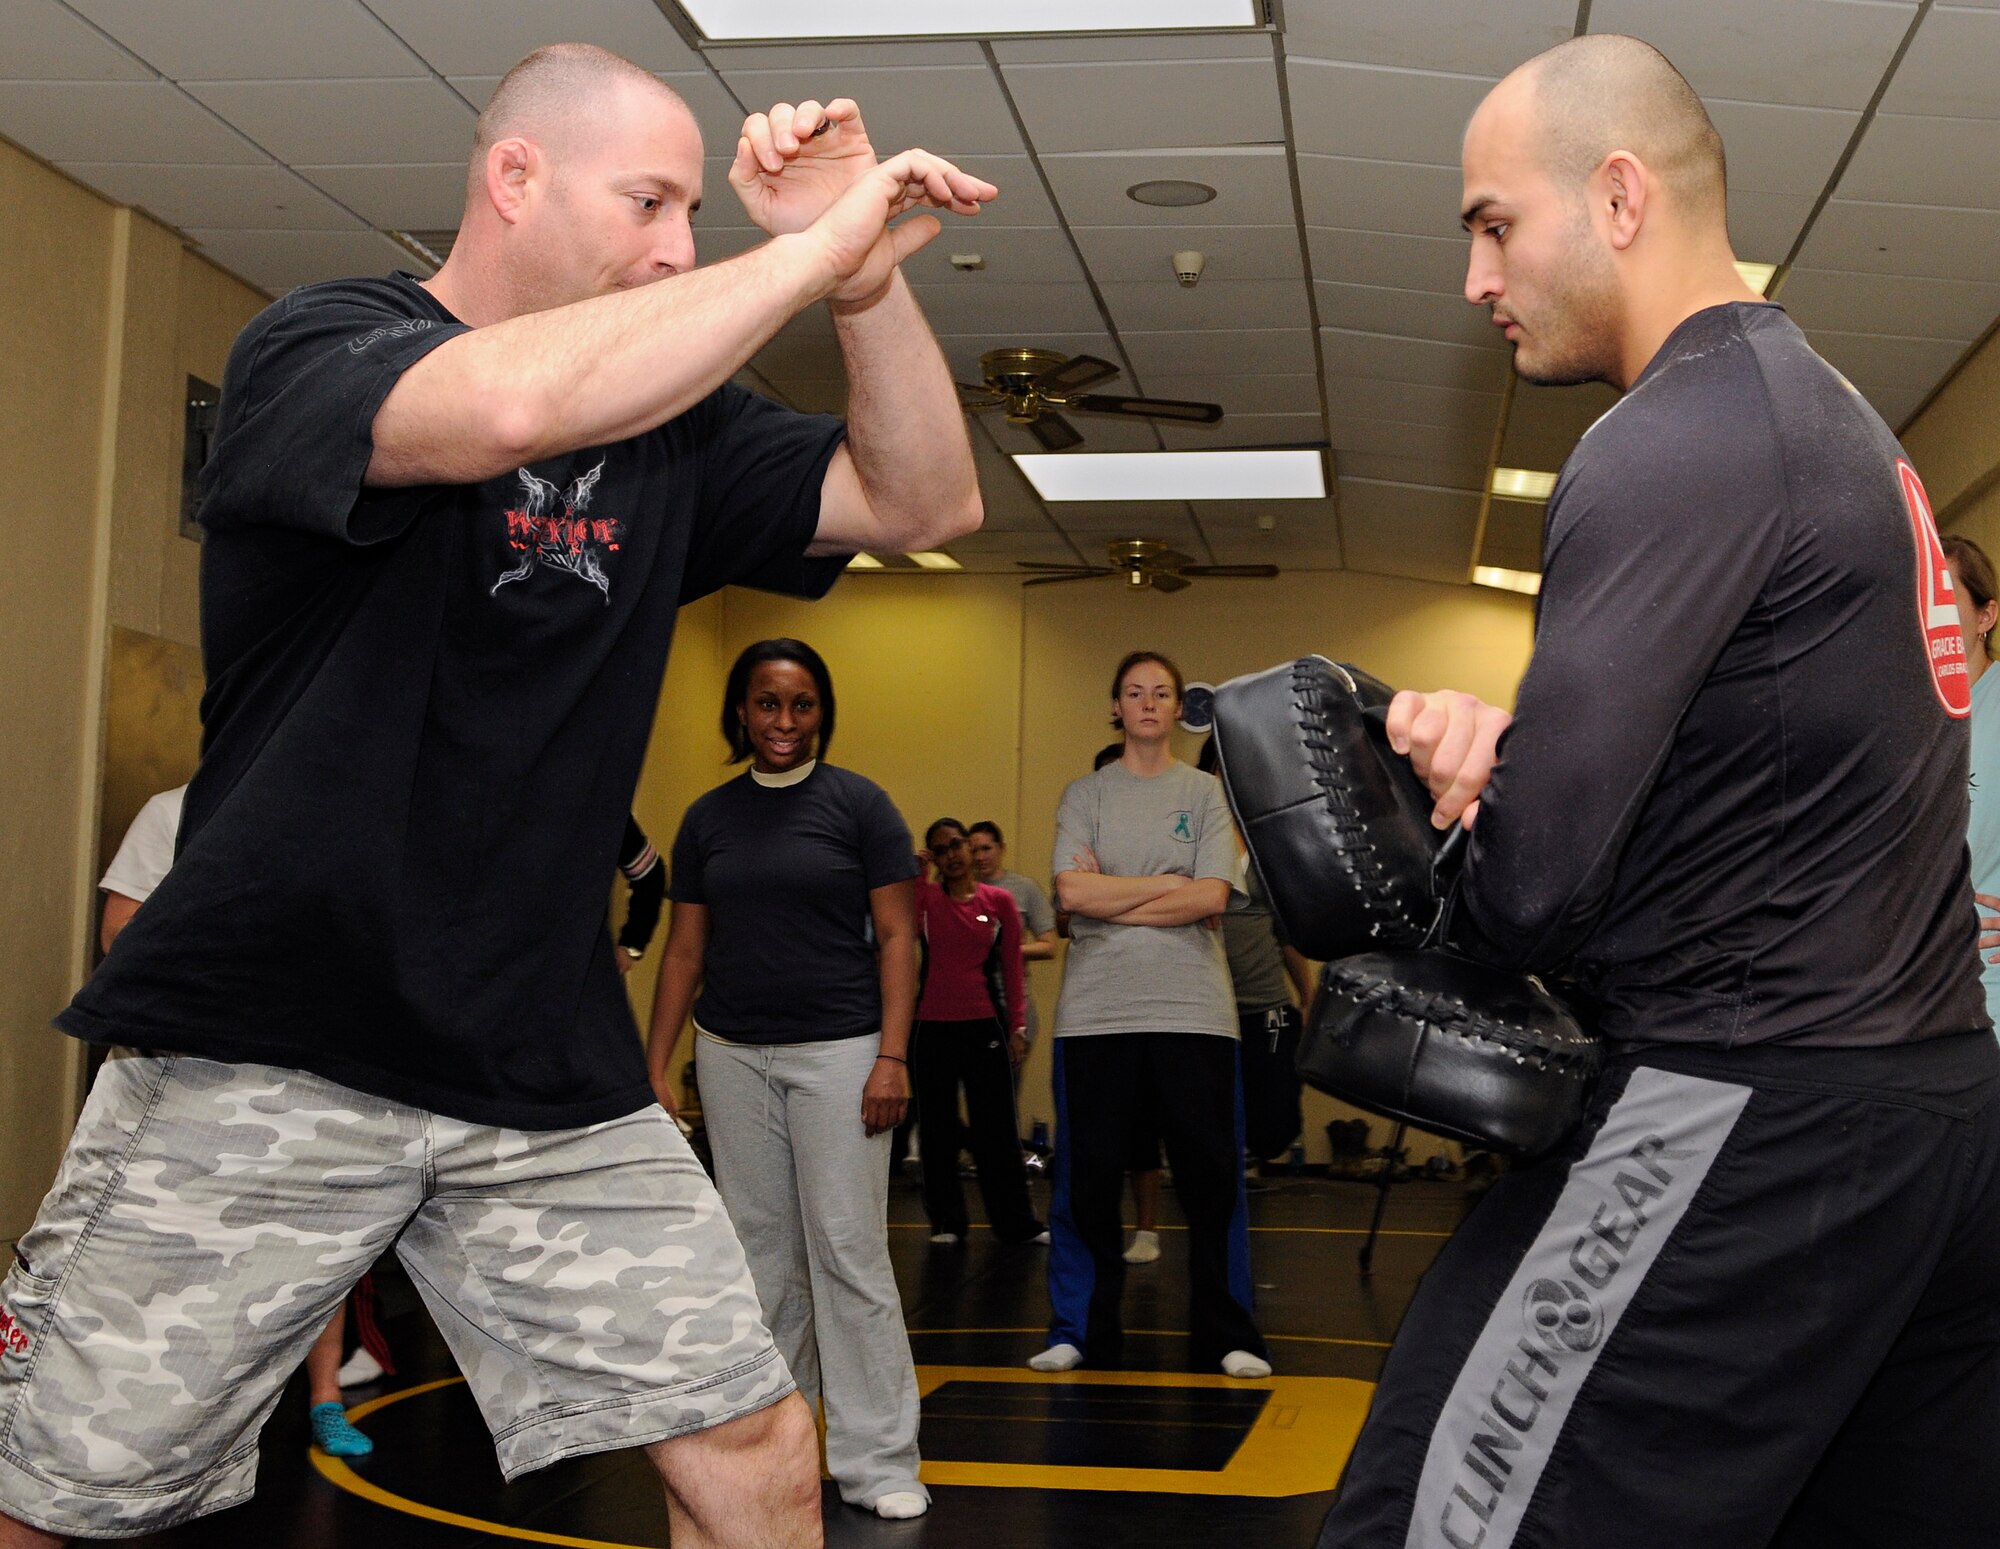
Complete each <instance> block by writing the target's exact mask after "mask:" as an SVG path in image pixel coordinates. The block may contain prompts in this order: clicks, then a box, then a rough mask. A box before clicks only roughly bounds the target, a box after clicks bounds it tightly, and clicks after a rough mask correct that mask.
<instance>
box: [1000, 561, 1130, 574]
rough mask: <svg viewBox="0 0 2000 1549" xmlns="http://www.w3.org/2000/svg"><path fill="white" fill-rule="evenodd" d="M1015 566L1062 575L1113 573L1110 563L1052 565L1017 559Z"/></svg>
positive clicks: (1021, 568) (1020, 568)
mask: <svg viewBox="0 0 2000 1549" xmlns="http://www.w3.org/2000/svg"><path fill="white" fill-rule="evenodd" d="M1014 568H1015V569H1017V570H1049V571H1053V572H1054V573H1055V574H1057V575H1061V576H1093V575H1110V574H1111V567H1110V566H1108V565H1050V564H1045V563H1043V562H1042V561H1041V560H1039V559H1017V560H1015V561H1014Z"/></svg>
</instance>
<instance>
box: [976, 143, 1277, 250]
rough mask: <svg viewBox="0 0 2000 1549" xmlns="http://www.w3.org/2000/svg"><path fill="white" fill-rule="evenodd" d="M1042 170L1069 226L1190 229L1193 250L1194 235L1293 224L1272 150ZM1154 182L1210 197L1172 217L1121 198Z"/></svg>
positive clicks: (1073, 158) (1086, 161) (1094, 156)
mask: <svg viewBox="0 0 2000 1549" xmlns="http://www.w3.org/2000/svg"><path fill="white" fill-rule="evenodd" d="M1042 168H1043V170H1044V171H1046V172H1047V173H1048V178H1049V186H1050V187H1051V188H1053V189H1054V190H1055V194H1056V198H1057V199H1059V200H1060V201H1061V202H1062V207H1063V214H1064V216H1065V217H1066V218H1067V219H1068V221H1069V223H1070V224H1071V225H1073V226H1172V227H1177V228H1190V229H1189V231H1188V240H1189V241H1192V242H1196V243H1198V242H1199V241H1200V236H1199V231H1198V228H1201V227H1205V226H1269V225H1276V224H1283V223H1288V222H1290V221H1291V220H1292V218H1293V214H1292V180H1291V174H1290V172H1289V170H1288V169H1287V167H1286V164H1285V156H1284V152H1283V151H1282V149H1278V148H1273V149H1270V150H1226V151H1224V150H1217V151H1202V150H1192V151H1189V150H1180V151H1156V152H1148V151H1118V152H1103V153H1095V152H1093V153H1084V154H1066V155H1049V156H1044V157H1043V158H1042ZM979 175H980V176H981V177H985V176H986V174H985V173H983V172H982V173H980V174H979ZM1160 178H1183V179H1187V180H1189V181H1191V182H1196V183H1204V184H1206V185H1207V186H1208V187H1210V188H1213V189H1214V190H1215V191H1216V197H1215V198H1213V199H1211V200H1209V202H1208V203H1207V204H1197V205H1190V206H1184V207H1182V208H1179V209H1161V208H1159V207H1157V206H1154V205H1147V204H1140V203H1138V202H1137V201H1136V200H1133V199H1128V198H1126V197H1125V191H1126V190H1127V189H1128V188H1130V187H1132V186H1133V185H1134V184H1135V183H1147V182H1152V181H1155V180H1157V179H1160ZM1176 245H1178V243H1177V244H1176Z"/></svg>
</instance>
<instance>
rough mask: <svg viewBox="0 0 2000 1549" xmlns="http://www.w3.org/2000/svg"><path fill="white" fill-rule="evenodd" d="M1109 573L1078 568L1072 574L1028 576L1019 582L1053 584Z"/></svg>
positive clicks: (1033, 584)
mask: <svg viewBox="0 0 2000 1549" xmlns="http://www.w3.org/2000/svg"><path fill="white" fill-rule="evenodd" d="M1015 563H1016V564H1019V563H1020V561H1019V560H1016V561H1015ZM1109 574H1111V572H1110V571H1108V570H1091V571H1084V570H1079V571H1077V572H1076V574H1074V575H1038V576H1029V577H1028V579H1027V580H1025V581H1023V582H1022V583H1021V584H1022V585H1023V586H1054V585H1055V584H1056V583H1057V582H1058V581H1095V580H1096V579H1097V578H1098V577H1099V576H1101V575H1109Z"/></svg>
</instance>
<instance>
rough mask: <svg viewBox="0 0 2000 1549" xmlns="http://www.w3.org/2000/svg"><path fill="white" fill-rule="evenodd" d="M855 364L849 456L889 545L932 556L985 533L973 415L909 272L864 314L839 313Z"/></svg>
mask: <svg viewBox="0 0 2000 1549" xmlns="http://www.w3.org/2000/svg"><path fill="white" fill-rule="evenodd" d="M833 319H834V329H835V332H836V333H837V334H838V336H839V339H840V348H841V354H842V355H843V357H844V358H845V360H846V365H847V450H848V455H849V456H851V457H852V458H853V459H854V470H855V473H856V475H857V476H858V477H859V479H860V481H861V488H862V491H863V493H864V494H865V495H866V496H867V500H868V505H869V508H870V509H871V510H872V511H873V512H874V513H875V514H876V516H877V517H878V518H879V519H880V520H881V522H882V524H883V526H884V528H885V534H884V546H885V547H887V546H894V547H896V548H899V549H902V550H905V551H908V550H912V549H925V548H930V547H932V546H933V545H935V544H938V543H943V542H946V541H947V540H949V539H951V538H955V537H959V536H961V535H962V534H964V533H965V532H967V531H968V530H970V528H971V527H973V526H975V525H977V522H978V511H979V480H978V476H977V475H976V474H975V473H974V471H973V466H972V444H971V442H970V441H969V440H968V439H967V437H966V431H965V411H964V410H963V409H961V408H960V407H959V403H958V390H957V388H955V387H954V386H953V385H952V380H951V369H950V368H949V367H948V366H946V364H945V360H944V352H943V351H942V350H940V349H939V348H938V342H937V337H936V336H935V335H934V334H933V333H932V332H931V327H930V324H929V323H928V322H927V321H925V319H924V314H923V310H922V309H921V308H920V307H919V306H918V305H917V298H916V297H915V296H914V295H913V294H912V293H911V291H910V287H909V284H908V282H907V281H905V280H904V278H903V274H902V271H901V270H900V269H899V270H897V271H896V273H895V275H894V276H893V277H892V278H891V279H890V281H889V284H888V287H887V288H886V289H885V290H884V291H883V292H882V294H881V296H880V297H878V298H877V299H876V300H874V301H873V302H871V303H869V304H868V305H866V306H864V307H859V308H856V307H847V306H841V305H837V304H836V305H835V306H834V307H833Z"/></svg>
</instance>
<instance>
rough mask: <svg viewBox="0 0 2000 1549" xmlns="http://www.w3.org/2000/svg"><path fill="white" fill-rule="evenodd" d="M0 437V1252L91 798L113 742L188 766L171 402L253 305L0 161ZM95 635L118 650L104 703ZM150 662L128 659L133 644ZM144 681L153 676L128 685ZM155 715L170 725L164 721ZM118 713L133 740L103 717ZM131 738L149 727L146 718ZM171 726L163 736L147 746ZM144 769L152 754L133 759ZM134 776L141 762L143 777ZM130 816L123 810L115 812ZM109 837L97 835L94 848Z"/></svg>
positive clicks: (33, 1192)
mask: <svg viewBox="0 0 2000 1549" xmlns="http://www.w3.org/2000/svg"><path fill="white" fill-rule="evenodd" d="M0 230H4V231H5V232H6V233H7V240H6V241H5V242H4V243H0V337H4V338H6V339H7V341H8V348H7V350H6V351H5V352H4V355H0V437H4V453H5V455H4V466H5V468H6V471H7V477H8V482H9V485H10V493H9V498H8V501H7V503H6V508H5V514H4V515H0V524H4V529H0V530H4V536H5V540H6V544H7V549H8V553H9V555H10V572H9V588H8V601H7V605H6V606H5V607H4V608H0V652H4V659H5V660H6V661H7V662H8V663H9V671H8V672H7V673H6V674H5V677H4V680H0V727H4V728H5V732H4V734H0V783H4V787H5V789H6V790H7V791H8V793H9V808H8V814H7V821H6V823H5V824H4V825H3V826H0V847H4V848H0V867H4V871H0V875H4V876H5V878H6V883H5V887H4V890H0V1169H4V1171H5V1175H6V1176H7V1177H8V1178H9V1179H10V1180H12V1184H13V1186H12V1187H11V1188H10V1189H9V1190H8V1191H7V1193H6V1196H5V1197H4V1199H0V1243H5V1242H7V1241H10V1240H11V1239H12V1238H13V1237H14V1236H15V1235H16V1234H17V1233H18V1232H19V1231H20V1230H21V1229H22V1227H23V1226H24V1225H25V1224H26V1223H27V1221H28V1219H29V1218H30V1216H31V1215H32V1213H33V1211H34V1208H35V1205H36V1203H37V1202H38V1201H39V1199H40V1197H41V1193H42V1190H43V1189H44V1188H45V1187H46V1185H47V1183H48V1181H49V1179H50V1177H51V1176H52V1175H53V1173H54V1169H55V1161H56V1157H57V1155H58V1153H59V1151H60V1148H61V1145H62V1142H63V1140H64V1138H65V1137H66V1135H67V1132H68V1129H69V1121H70V1117H71V1115H72V1114H73V1113H74V1111H75V1109H74V1104H75V1102H76V1100H77V1097H78V1093H77V1091H76V1087H77V1078H78V1072H79V1070H80V1065H81V1062H80V1060H79V1059H78V1057H77V1056H78V1052H79V1051H78V1050H77V1048H76V1047H75V1046H74V1045H73V1044H72V1043H71V1042H70V1041H69V1040H68V1039H66V1038H63V1037H62V1036H60V1035H59V1034H57V1033H55V1032H54V1031H53V1030H51V1029H50V1027H49V1025H48V1021H49V1018H50V1017H51V1016H52V1015H53V1014H54V1013H55V1012H56V1011H58V1010H60V1009H61V1007H62V1006H63V1004H64V1003H65V1002H66V1001H67V1000H68V999H69V996H70V995H71V993H72V992H73V991H74V989H75V986H76V985H77V984H78V983H79V982H80V981H81V979H82V976H83V975H84V973H85V972H86V971H87V970H88V968H89V965H90V961H91V957H90V952H91V942H92V941H93V940H94V937H95V933H96V924H97V908H98V894H97V891H96V879H97V876H98V874H99V866H100V864H101V861H102V842H103V841H102V834H101V829H103V830H111V829H115V830H116V832H117V833H122V832H123V824H124V820H127V819H129V817H130V813H129V812H124V813H122V814H121V812H120V810H119V809H120V808H122V807H123V806H124V805H126V804H127V803H128V802H130V801H131V797H130V795H129V793H126V792H124V791H123V790H122V787H121V788H120V789H119V790H118V791H116V792H114V793H113V794H112V795H111V796H109V797H108V798H107V797H106V795H105V794H104V792H103V787H102V781H103V778H104V773H105V768H104V759H105V751H106V748H107V746H108V745H113V744H117V743H118V741H119V738H120V736H121V734H124V735H125V737H126V745H128V746H129V745H133V744H134V742H135V741H136V742H144V743H147V744H148V745H150V746H153V747H155V748H156V749H158V750H159V754H158V758H159V759H165V760H166V761H167V762H170V763H174V764H176V765H184V766H185V767H178V768H177V770H175V771H173V773H174V778H185V777H186V774H187V772H188V769H190V768H191V767H192V756H191V755H192V749H191V748H190V747H188V746H187V731H188V728H187V725H186V719H185V714H186V708H187V706H188V704H189V703H190V702H191V699H192V697H193V696H195V695H198V694H199V682H198V674H197V681H195V682H193V683H189V682H188V663H189V660H190V657H189V648H191V647H192V646H193V645H194V643H195V640H196V619H197V611H196V598H195V566H196V562H197V558H198V550H197V547H196V545H194V544H193V543H190V542H188V541H187V540H186V539H184V538H182V537H180V535H179V520H178V513H179V500H180V459H181V399H182V391H181V389H182V382H183V379H184V377H185V375H186V373H187V372H188V371H189V370H205V371H206V372H208V373H211V375H210V380H215V375H214V374H217V373H219V372H220V370H221V362H222V358H223V355H224V354H225V353H226V351H227V349H228V345H229V341H230V339H231V338H233V337H234V335H235V332H236V330H237V329H238V328H239V327H240V326H241V325H242V323H243V322H244V321H245V320H247V318H248V317H249V316H250V315H251V314H252V313H253V312H254V311H255V310H256V309H257V308H258V307H259V306H261V305H263V299H264V298H262V297H261V296H259V295H258V294H257V293H256V292H255V291H253V290H251V289H250V288H249V287H247V286H245V285H243V284H241V283H240V282H238V281H236V280H233V279H230V278H229V277H228V276H226V275H223V274H222V273H221V272H220V271H218V270H216V269H214V268H213V267H212V266H210V265H209V264H207V263H205V262H203V261H202V260H200V259H197V258H194V257H192V256H191V255H189V254H187V253H186V252H185V251H184V250H183V248H182V245H181V241H180V239H179V238H178V237H177V236H175V235H174V234H173V233H172V232H170V231H168V230H166V229H165V228H164V227H161V226H159V225H157V224H156V223H154V222H153V221H151V220H149V219H147V218H146V217H145V216H143V215H139V214H136V213H135V212H133V211H130V210H124V209H117V208H114V207H113V206H111V205H109V204H107V203H106V202H105V201H103V200H102V199H100V198H98V197H97V196H96V195H95V194H92V193H90V192H88V191H87V190H85V189H82V188H80V187H78V186H77V185H76V184H74V183H72V182H70V181H69V180H68V179H66V178H64V177H63V176H61V175H60V174H59V173H56V172H54V171H52V170H51V169H49V168H48V167H45V166H43V165H42V164H41V163H39V162H37V161H35V160H34V159H33V158H32V157H29V156H26V155H24V154H22V153H21V152H19V151H17V150H15V149H14V148H13V147H11V146H9V145H7V144H5V143H4V142H0ZM114 627H118V628H121V629H122V630H123V631H125V632H127V633H124V634H121V636H120V639H121V640H123V641H124V642H125V644H126V645H127V647H128V650H127V651H126V652H125V653H124V655H123V658H122V659H123V661H124V670H123V671H121V673H120V676H119V680H118V683H117V684H116V685H115V686H112V687H111V688H110V689H109V691H108V689H107V679H108V676H109V661H110V655H111V653H110V641H111V638H112V631H113V629H114ZM148 642H150V643H148ZM148 671H153V672H154V673H155V678H154V679H153V681H152V682H151V683H150V684H149V683H147V682H146V681H144V680H143V679H144V674H145V673H146V672H148ZM170 701H171V713H169V710H168V708H166V707H167V706H168V703H169V702H170ZM132 707H137V708H136V711H135V713H136V714H137V715H138V716H139V721H138V722H137V723H136V724H134V725H133V726H129V727H127V726H124V725H122V724H118V723H114V722H113V720H112V717H113V716H114V715H120V716H122V715H123V714H125V713H126V710H127V709H129V708H132ZM148 718H150V719H148ZM169 721H171V722H173V723H174V729H173V730H172V731H170V732H167V731H163V730H162V728H163V727H164V726H166V724H167V723H168V722H169ZM148 756H149V757H151V756H153V755H150V754H149V755H148ZM155 761H156V762H157V761H158V759H156V760H155ZM135 805H136V804H135ZM114 837H115V835H114Z"/></svg>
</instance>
